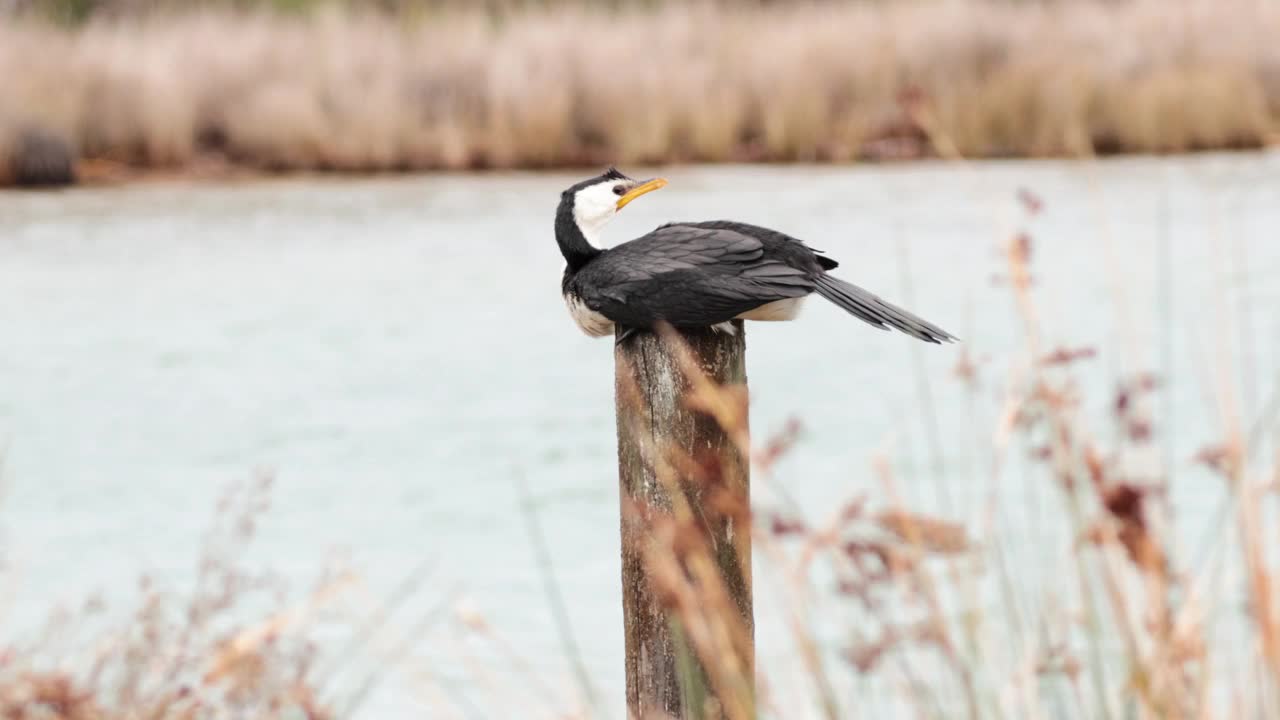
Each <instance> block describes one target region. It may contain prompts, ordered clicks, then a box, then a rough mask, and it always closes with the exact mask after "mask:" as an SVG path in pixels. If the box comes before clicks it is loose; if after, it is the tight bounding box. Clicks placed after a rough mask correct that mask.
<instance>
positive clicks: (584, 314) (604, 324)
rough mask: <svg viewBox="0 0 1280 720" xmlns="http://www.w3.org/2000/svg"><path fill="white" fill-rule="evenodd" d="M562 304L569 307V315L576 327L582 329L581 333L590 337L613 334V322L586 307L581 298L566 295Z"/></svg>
mask: <svg viewBox="0 0 1280 720" xmlns="http://www.w3.org/2000/svg"><path fill="white" fill-rule="evenodd" d="M564 302H565V305H567V306H568V307H569V315H570V316H571V317H573V321H574V322H575V323H577V324H578V327H580V328H582V332H584V333H586V334H588V335H590V336H591V337H602V336H604V335H612V334H613V321H612V320H610V319H609V318H607V317H605V316H603V315H601V314H600V313H598V312H596V311H595V310H592V309H591V308H589V307H587V304H586V303H584V302H582V298H579V297H577V296H576V295H571V294H566V295H565V296H564Z"/></svg>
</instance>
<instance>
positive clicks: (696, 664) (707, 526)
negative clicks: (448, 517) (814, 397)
mask: <svg viewBox="0 0 1280 720" xmlns="http://www.w3.org/2000/svg"><path fill="white" fill-rule="evenodd" d="M734 325H735V327H736V330H737V332H736V333H735V334H732V335H730V334H727V333H721V332H715V331H711V330H709V329H708V330H696V331H682V332H680V333H676V332H675V331H673V330H670V329H669V328H666V329H664V330H663V331H662V332H659V333H640V334H637V335H635V336H633V337H631V338H628V339H627V340H626V341H625V342H624V343H623V344H621V345H618V346H617V347H616V349H615V351H614V362H615V373H616V375H615V378H616V379H615V390H616V395H617V417H618V475H619V481H620V485H621V502H622V598H623V599H622V603H623V622H624V625H625V632H626V683H627V711H628V716H629V717H631V718H635V719H637V720H648V719H649V718H653V717H663V718H666V717H672V718H715V719H716V720H718V719H719V718H722V717H723V718H730V719H731V720H736V719H737V718H744V720H745V719H746V718H754V716H755V714H754V689H753V688H754V686H753V672H754V640H753V619H752V610H751V533H750V525H749V524H750V520H749V508H750V493H749V487H750V486H749V482H748V468H749V465H748V461H747V457H746V452H748V450H749V448H748V445H747V423H746V416H747V413H746V387H747V386H746V370H745V350H746V342H745V337H744V333H743V326H742V322H741V321H737V322H735V323H734ZM707 381H710V382H707ZM713 576H714V577H713Z"/></svg>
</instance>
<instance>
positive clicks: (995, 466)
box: [643, 194, 1280, 720]
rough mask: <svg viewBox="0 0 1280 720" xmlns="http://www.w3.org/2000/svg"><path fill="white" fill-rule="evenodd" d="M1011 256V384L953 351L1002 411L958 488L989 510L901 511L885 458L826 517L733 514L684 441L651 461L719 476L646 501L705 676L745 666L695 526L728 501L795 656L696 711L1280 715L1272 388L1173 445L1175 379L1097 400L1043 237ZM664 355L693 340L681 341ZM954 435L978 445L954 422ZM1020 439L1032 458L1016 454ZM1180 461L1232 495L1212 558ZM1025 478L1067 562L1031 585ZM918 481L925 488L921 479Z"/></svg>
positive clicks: (709, 403) (1014, 244)
mask: <svg viewBox="0 0 1280 720" xmlns="http://www.w3.org/2000/svg"><path fill="white" fill-rule="evenodd" d="M1022 205H1023V208H1024V213H1025V214H1026V215H1027V216H1028V219H1029V216H1032V215H1035V214H1037V213H1039V212H1040V211H1041V209H1042V207H1043V204H1042V202H1041V201H1040V199H1039V198H1037V197H1035V196H1033V195H1030V194H1024V195H1023V196H1022ZM1003 248H1004V252H1003V256H1002V258H1001V260H1002V265H1003V267H1002V268H1001V272H1000V276H999V280H1000V282H1001V283H1003V284H1004V285H1006V286H1007V287H1009V288H1010V295H1011V300H1012V302H1013V305H1014V308H1015V317H1016V318H1017V319H1018V321H1019V322H1020V323H1021V324H1022V327H1023V329H1024V332H1023V344H1022V347H1021V349H1020V350H1019V351H1018V352H1017V353H1016V354H1015V355H1014V356H1013V357H1010V358H1007V359H1006V360H1007V363H1006V364H1007V365H1008V367H1009V368H1010V370H1009V373H1008V376H1007V377H999V376H997V375H992V374H991V372H990V370H988V368H989V367H990V366H991V365H992V363H978V362H975V361H974V359H973V358H972V357H971V356H969V355H968V354H967V353H964V354H962V355H961V357H960V361H959V363H958V364H957V366H956V379H957V381H958V382H961V383H963V384H964V385H965V386H966V387H967V388H968V389H969V390H970V391H971V392H972V394H973V395H974V397H975V399H982V401H983V402H986V401H988V400H990V401H993V402H994V406H995V407H996V408H998V409H999V412H997V413H996V414H995V417H996V420H995V423H994V425H993V426H991V427H987V428H978V430H979V433H980V434H981V435H985V436H986V437H987V438H990V440H989V443H990V445H989V447H983V446H979V447H973V448H969V449H970V451H972V452H974V453H975V454H976V455H978V456H981V457H987V458H989V462H987V463H984V464H985V466H986V468H987V469H986V470H985V471H984V470H979V471H977V472H976V473H975V477H974V478H973V479H974V480H975V481H980V482H984V483H985V487H986V490H985V491H981V490H979V489H978V488H968V489H966V491H965V492H966V494H967V495H969V496H971V497H972V496H975V495H980V496H982V497H983V498H984V500H983V503H982V504H983V506H984V510H983V512H982V514H981V515H982V517H980V519H978V520H977V521H976V522H964V521H963V520H961V519H960V518H956V517H937V516H933V515H928V514H922V513H920V512H918V511H917V510H915V509H914V508H912V507H910V505H909V504H908V503H907V502H906V501H905V500H904V499H903V497H904V493H903V492H902V486H903V485H904V484H906V483H905V481H904V480H903V479H901V478H899V477H897V473H896V472H895V470H894V465H893V463H891V462H890V460H889V458H888V457H887V456H883V457H876V458H873V459H872V463H871V466H870V472H871V474H872V475H873V476H874V477H875V478H876V479H877V480H878V481H879V483H878V485H879V488H878V489H877V490H876V491H875V492H872V493H869V494H867V495H866V496H862V497H855V498H851V499H850V500H849V502H848V503H847V504H846V505H844V506H843V507H837V508H832V509H831V511H830V513H829V515H828V516H827V517H821V518H813V517H805V516H803V515H801V514H799V513H798V512H797V511H795V510H792V509H789V508H783V509H772V510H767V509H765V508H762V507H760V506H759V505H758V504H757V506H756V507H755V508H753V510H752V511H751V512H750V514H749V517H747V516H744V511H743V508H744V506H745V503H744V502H743V498H742V497H741V496H738V497H736V498H735V497H727V498H726V497H719V496H718V495H721V494H725V493H729V494H732V491H733V487H732V485H730V484H726V483H723V482H718V481H717V478H716V477H714V476H712V477H710V478H705V477H702V476H703V475H705V474H706V468H705V464H698V463H697V462H691V461H690V459H689V458H688V457H685V456H684V454H683V453H682V451H680V450H679V449H678V448H656V449H654V450H653V451H652V452H651V453H650V454H651V457H652V459H651V462H652V463H653V465H654V467H655V468H656V469H657V470H658V471H659V474H660V475H661V474H662V472H666V473H667V474H669V475H673V477H670V478H668V479H666V480H664V483H665V484H667V485H669V486H670V487H673V488H675V487H678V486H679V484H680V483H690V482H693V483H697V482H705V483H708V486H709V487H711V488H714V490H715V493H714V494H711V495H709V497H710V498H711V500H709V501H708V503H707V507H705V508H703V509H702V510H701V511H700V513H688V512H684V513H682V512H681V511H680V510H679V507H678V503H676V507H677V509H676V510H675V511H672V512H670V513H663V512H661V511H660V510H658V509H652V510H651V511H649V512H646V513H643V514H644V515H645V516H646V517H649V516H652V517H656V518H658V519H656V520H653V519H651V520H650V522H651V524H652V526H653V533H654V535H653V536H654V538H655V540H654V542H653V544H652V547H651V548H650V552H649V556H648V558H647V559H648V563H649V568H650V572H651V573H652V580H651V581H652V582H653V583H654V584H655V586H657V587H658V588H659V590H658V593H659V594H660V595H663V596H666V597H669V598H671V600H670V602H669V612H670V613H671V615H672V617H673V618H674V619H675V620H676V621H677V622H678V623H680V625H681V626H682V627H684V628H686V629H688V631H687V633H686V636H687V637H688V638H690V643H691V645H692V652H693V653H694V654H695V655H696V656H697V657H698V659H699V660H700V661H702V662H703V663H704V664H706V665H708V666H709V667H710V670H709V671H708V672H707V676H708V678H710V682H709V683H708V685H709V686H710V689H711V690H713V691H716V680H717V677H718V676H725V677H733V673H734V672H736V671H737V669H738V667H739V665H738V663H736V662H735V660H736V658H734V656H733V653H732V652H731V650H730V649H726V647H724V646H725V645H726V644H731V641H736V640H737V636H736V635H735V634H734V633H733V632H731V631H729V630H724V629H720V626H721V625H724V626H728V627H729V628H732V625H733V622H734V621H735V620H736V619H737V609H736V607H734V606H733V604H732V603H731V602H729V601H728V598H729V597H730V596H731V593H729V591H728V585H727V584H726V581H725V580H723V579H720V580H716V579H710V580H709V579H708V576H707V574H706V573H705V572H699V571H698V570H699V568H705V567H707V566H713V565H714V560H715V554H714V553H715V551H714V549H713V548H712V547H711V543H710V542H709V536H708V534H707V530H706V527H707V526H708V525H714V524H715V521H716V514H717V513H727V514H731V515H732V517H733V518H734V519H735V521H736V522H737V523H739V524H738V525H736V526H738V527H741V526H742V525H743V524H745V523H747V522H750V524H751V527H752V529H753V538H754V540H755V548H754V550H753V551H752V552H753V554H755V555H756V556H757V557H760V558H763V559H764V564H765V565H766V567H767V568H768V569H767V571H766V572H762V573H759V574H757V575H756V592H757V596H758V595H759V594H761V593H766V592H770V593H780V594H782V595H783V596H784V597H785V598H786V601H785V602H784V603H783V604H782V609H783V612H784V613H786V615H787V617H786V623H785V627H787V628H788V629H789V633H790V635H791V637H790V640H791V641H792V643H793V646H794V652H793V653H792V654H791V655H789V656H788V657H787V658H786V659H785V660H780V659H778V658H774V661H773V662H764V661H762V662H760V663H759V664H758V667H759V670H760V674H759V676H758V678H757V693H756V695H755V696H754V698H748V700H750V701H751V703H752V704H751V705H748V706H746V707H744V706H743V705H742V703H741V702H740V700H741V698H739V697H737V696H735V697H733V698H732V700H733V701H734V702H726V703H724V704H723V705H722V706H720V707H716V708H715V709H714V710H712V711H709V712H708V713H707V714H705V715H704V713H703V711H702V710H700V709H697V710H695V711H694V712H693V714H692V717H708V718H719V717H721V716H722V715H721V713H722V712H723V717H726V718H732V719H735V720H736V719H742V720H746V719H748V718H755V717H776V718H800V717H821V718H827V719H828V720H837V719H839V718H848V717H921V718H934V717H937V718H944V717H945V718H954V717H968V718H1266V717H1276V716H1277V715H1278V714H1280V596H1278V595H1277V593H1276V591H1275V583H1276V581H1277V572H1280V559H1278V558H1277V557H1276V548H1275V546H1273V545H1271V542H1272V541H1273V540H1272V536H1271V532H1272V528H1270V527H1269V523H1268V519H1270V518H1273V517H1274V513H1275V512H1276V510H1277V507H1278V503H1280V465H1278V464H1277V463H1278V462H1280V455H1277V454H1275V450H1274V446H1273V443H1272V441H1271V440H1270V439H1269V436H1270V435H1271V434H1272V433H1274V432H1275V429H1276V428H1277V427H1280V415H1278V412H1280V389H1278V388H1274V387H1273V388H1271V389H1270V391H1269V393H1270V394H1269V395H1267V396H1266V401H1265V402H1257V403H1250V404H1251V405H1255V406H1256V407H1257V415H1256V417H1248V418H1245V417H1241V416H1240V414H1239V408H1237V407H1235V405H1234V403H1233V401H1232V399H1231V398H1232V397H1233V396H1234V391H1233V390H1232V389H1231V388H1230V387H1229V386H1228V385H1223V386H1220V387H1218V392H1219V393H1222V396H1221V397H1219V398H1218V402H1219V403H1220V404H1221V408H1222V411H1223V415H1222V417H1221V426H1222V428H1223V435H1222V436H1221V437H1219V438H1206V439H1205V445H1203V446H1201V447H1176V446H1173V445H1172V444H1171V443H1172V438H1171V437H1169V436H1168V435H1167V434H1166V433H1169V432H1170V428H1169V427H1167V426H1166V425H1165V423H1164V420H1163V418H1162V417H1161V415H1160V413H1159V412H1158V408H1159V407H1160V406H1161V405H1162V404H1163V403H1164V402H1167V400H1166V399H1164V398H1162V394H1163V393H1167V392H1171V388H1170V387H1169V383H1171V382H1172V378H1167V377H1160V376H1157V375H1156V374H1153V373H1138V374H1135V375H1128V376H1125V377H1121V378H1118V379H1117V380H1116V386H1115V389H1114V391H1113V392H1111V393H1109V394H1108V395H1107V396H1106V397H1102V398H1099V397H1097V396H1096V395H1094V394H1092V393H1090V392H1089V387H1088V386H1086V385H1084V384H1082V383H1081V382H1080V381H1079V379H1078V377H1077V374H1078V370H1079V368H1080V366H1082V365H1084V364H1088V363H1092V362H1096V360H1095V357H1096V356H1097V355H1098V354H1100V351H1099V349H1096V348H1080V347H1049V346H1046V344H1045V341H1044V339H1043V338H1044V337H1045V336H1046V335H1047V334H1048V333H1047V331H1046V329H1045V328H1043V327H1042V325H1041V320H1040V317H1041V314H1040V311H1039V307H1038V305H1039V301H1038V298H1037V297H1036V293H1035V292H1034V285H1035V283H1034V277H1035V276H1034V272H1033V266H1032V257H1033V251H1034V241H1033V238H1032V237H1031V236H1030V235H1029V234H1028V233H1027V232H1025V231H1023V230H1020V229H1019V230H1015V231H1014V232H1013V233H1011V235H1010V237H1009V238H1008V239H1007V242H1005V243H1004V245H1003ZM673 342H675V341H673ZM673 347H674V352H676V353H677V355H681V354H682V351H681V350H680V347H681V346H680V344H679V343H678V342H675V344H674V345H673ZM1224 352H1226V351H1225V350H1224ZM683 367H684V372H685V374H686V375H687V376H689V377H690V378H693V380H692V386H693V388H694V389H693V390H692V391H691V392H690V394H689V397H688V402H689V404H690V405H691V406H693V407H698V408H703V409H704V411H706V412H708V413H709V414H711V415H712V416H713V417H715V418H716V419H717V421H719V422H720V423H721V424H722V426H723V427H724V428H725V430H726V432H727V433H729V434H730V435H735V433H737V432H738V431H739V430H740V429H743V428H745V412H746V407H745V404H744V403H743V402H742V399H743V397H742V395H741V392H740V389H737V388H720V389H717V388H715V387H713V386H709V385H708V384H707V383H706V382H705V381H704V380H703V379H701V378H702V376H701V371H700V370H699V369H698V365H697V363H696V362H692V361H691V359H686V360H685V362H684V363H683ZM992 389H997V392H994V393H993V392H992ZM984 396H985V397H984ZM1099 401H1101V402H1102V404H1103V407H1106V408H1109V413H1108V416H1109V418H1108V420H1107V423H1106V424H1108V425H1110V427H1106V426H1104V427H1099V426H1098V424H1097V423H1096V422H1091V421H1089V420H1087V419H1086V417H1087V416H1088V413H1087V412H1086V408H1087V407H1089V406H1090V405H1093V406H1095V407H1096V406H1097V405H1098V403H1099ZM920 411H921V412H922V413H925V414H930V413H932V412H933V409H932V408H930V407H928V406H927V405H926V406H924V407H921V408H920ZM956 430H959V429H958V428H957V429H956ZM794 434H795V431H794V428H789V429H788V430H786V431H785V432H784V433H783V434H781V435H779V436H778V437H775V438H766V439H765V440H764V441H763V442H757V444H755V445H754V446H747V447H746V448H744V449H745V450H746V451H747V452H750V453H751V457H752V459H753V472H754V478H753V484H756V485H760V484H765V485H766V486H769V485H773V484H775V483H777V482H779V481H778V480H777V479H775V478H774V469H775V467H776V464H777V461H778V459H779V458H780V457H781V456H782V455H785V454H786V453H787V452H789V451H790V447H791V445H792V441H793V440H794ZM735 436H736V435H735ZM953 437H955V438H958V439H959V442H960V443H961V444H962V445H963V444H966V440H965V437H966V433H965V432H957V433H955V434H954V435H953ZM1162 445H1163V447H1162ZM953 449H954V448H953ZM1268 451H1270V453H1271V454H1270V455H1268V454H1267V452H1268ZM1024 453H1025V454H1026V455H1027V456H1028V457H1029V460H1028V461H1027V462H1022V461H1020V458H1019V457H1018V456H1019V455H1022V454H1024ZM1018 465H1025V466H1026V470H1027V471H1026V474H1025V477H1020V478H1013V477H1007V476H1009V475H1011V474H1013V472H1014V470H1012V468H1013V467H1015V466H1018ZM1188 466H1194V467H1195V471H1194V472H1193V471H1189V470H1188ZM681 467H685V468H689V467H693V468H696V470H695V471H693V472H685V473H681V472H680V471H679V470H676V469H677V468H681ZM1175 470H1177V472H1178V473H1179V477H1180V480H1181V481H1182V482H1188V481H1191V482H1198V483H1203V482H1210V481H1211V478H1215V477H1216V479H1217V482H1219V483H1221V487H1222V489H1223V493H1222V495H1223V496H1224V498H1225V502H1224V504H1223V505H1222V506H1221V507H1219V508H1218V509H1217V511H1216V513H1213V522H1212V523H1210V530H1209V532H1210V537H1209V538H1208V542H1207V544H1206V546H1207V547H1208V548H1209V549H1210V552H1209V553H1207V554H1201V553H1188V552H1187V551H1186V550H1187V548H1186V547H1185V545H1184V544H1183V541H1182V540H1180V539H1179V538H1180V537H1183V538H1184V539H1185V529H1184V530H1183V531H1181V533H1180V531H1179V529H1178V522H1177V520H1178V518H1177V516H1176V515H1175V514H1173V513H1172V512H1171V507H1172V506H1171V505H1170V495H1171V493H1172V491H1173V484H1172V478H1173V476H1174V473H1175ZM929 471H930V470H929V469H926V470H925V471H924V472H926V473H927V472H929ZM1193 476H1195V478H1196V479H1195V480H1190V478H1192V477H1193ZM1015 479H1016V480H1018V481H1020V482H1024V483H1035V484H1039V485H1041V486H1042V488H1041V489H1042V490H1045V491H1048V492H1047V494H1046V497H1051V498H1054V500H1053V501H1052V502H1051V503H1050V505H1049V507H1050V509H1051V517H1052V519H1051V520H1046V522H1045V527H1042V528H1041V530H1042V531H1043V534H1040V533H1037V535H1036V537H1034V538H1033V539H1032V541H1034V542H1036V543H1039V544H1041V545H1042V546H1041V547H1038V548H1037V552H1036V553H1035V555H1036V556H1037V557H1038V558H1042V559H1043V558H1054V559H1055V561H1056V562H1057V563H1058V564H1057V565H1056V566H1055V568H1054V569H1053V570H1052V571H1051V573H1050V574H1049V578H1050V580H1049V585H1048V586H1044V587H1038V586H1037V585H1038V583H1029V582H1027V579H1025V578H1023V577H1022V574H1023V573H1026V572H1028V571H1030V570H1031V568H1029V567H1028V566H1027V564H1026V554H1025V553H1023V552H1019V550H1018V548H1017V547H1016V545H1017V544H1018V543H1020V542H1027V539H1025V538H1023V539H1019V538H1015V537H1012V536H1011V535H1010V532H1009V526H1008V524H1007V523H1008V520H1009V517H1010V515H1011V514H1013V515H1017V514H1021V513H1025V512H1027V511H1028V508H1026V507H1020V506H1019V504H1018V503H1017V502H1014V501H1012V500H1011V499H1010V496H1011V495H1012V494H1011V493H1009V492H1008V490H1007V489H1004V490H1002V489H1001V488H1008V486H1009V484H1010V483H1011V482H1013V481H1014V480H1015ZM911 482H913V483H922V482H923V483H925V484H926V485H927V480H924V479H922V478H913V479H912V480H911ZM673 492H675V491H673ZM1203 512H1205V513H1206V516H1208V514H1210V512H1211V511H1210V509H1208V508H1205V509H1204V510H1203ZM1050 526H1054V527H1057V526H1061V529H1062V530H1064V531H1065V532H1062V533H1055V532H1053V531H1052V529H1051V528H1050ZM1201 549H1204V548H1197V550H1201ZM821 615H825V616H821ZM833 627H834V628H836V629H835V630H834V631H833V630H832V628H833ZM699 628H701V629H702V631H701V632H697V631H696V629H699ZM819 628H823V629H821V630H819ZM717 630H719V631H718V632H717ZM832 650H835V651H836V652H832ZM720 659H723V661H722V660H720ZM718 663H719V664H718ZM788 665H795V666H798V667H800V668H802V672H801V673H800V676H801V678H802V680H801V682H802V683H803V684H804V687H802V688H801V692H799V693H796V692H788V690H793V689H790V688H787V687H786V686H785V679H786V676H787V675H788V674H789V673H788V670H789V668H788ZM722 684H725V683H723V682H722ZM873 688H874V689H875V690H877V691H879V692H874V691H872V692H869V690H870V689H873ZM707 689H708V688H700V689H699V691H698V692H693V693H691V694H692V695H693V696H694V697H698V696H700V695H701V693H702V692H705V691H706V690H707ZM886 690H887V692H886Z"/></svg>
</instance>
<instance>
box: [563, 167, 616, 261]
mask: <svg viewBox="0 0 1280 720" xmlns="http://www.w3.org/2000/svg"><path fill="white" fill-rule="evenodd" d="M613 185H614V183H611V182H605V183H597V184H595V185H592V186H590V187H585V188H583V189H581V190H579V191H578V194H577V196H575V197H574V199H573V221H574V222H575V223H577V225H578V229H579V230H581V231H582V236H583V237H585V238H586V239H587V242H589V243H591V245H592V246H593V247H595V248H597V249H604V243H603V241H602V240H601V238H602V236H603V234H604V226H605V225H608V224H609V221H610V220H612V219H613V216H614V215H616V214H617V213H618V196H617V195H615V194H614V193H613Z"/></svg>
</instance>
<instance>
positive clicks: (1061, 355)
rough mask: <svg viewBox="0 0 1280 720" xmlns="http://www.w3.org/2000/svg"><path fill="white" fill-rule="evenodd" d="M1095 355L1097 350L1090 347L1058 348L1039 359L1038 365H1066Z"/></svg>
mask: <svg viewBox="0 0 1280 720" xmlns="http://www.w3.org/2000/svg"><path fill="white" fill-rule="evenodd" d="M1095 355H1097V350H1095V349H1094V348H1091V347H1083V348H1058V349H1057V350H1054V351H1053V352H1051V353H1049V354H1048V355H1045V356H1044V357H1042V358H1040V364H1041V365H1043V366H1045V367H1049V366H1055V365H1068V364H1070V363H1073V362H1076V361H1077V360H1085V359H1087V358H1092V357H1094V356H1095Z"/></svg>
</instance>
